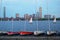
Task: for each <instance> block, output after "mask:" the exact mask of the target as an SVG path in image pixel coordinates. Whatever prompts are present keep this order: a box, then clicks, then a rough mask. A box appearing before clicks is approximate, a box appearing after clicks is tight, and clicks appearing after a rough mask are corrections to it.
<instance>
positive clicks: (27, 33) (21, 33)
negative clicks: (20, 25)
mask: <svg viewBox="0 0 60 40" xmlns="http://www.w3.org/2000/svg"><path fill="white" fill-rule="evenodd" d="M18 33H19V34H20V35H32V34H33V32H25V31H23V32H18Z"/></svg>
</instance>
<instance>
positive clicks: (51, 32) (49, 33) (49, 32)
mask: <svg viewBox="0 0 60 40" xmlns="http://www.w3.org/2000/svg"><path fill="white" fill-rule="evenodd" d="M55 33H56V31H47V35H52V34H55Z"/></svg>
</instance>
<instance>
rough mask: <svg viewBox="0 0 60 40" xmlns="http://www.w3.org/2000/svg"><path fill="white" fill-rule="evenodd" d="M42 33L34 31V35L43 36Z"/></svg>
mask: <svg viewBox="0 0 60 40" xmlns="http://www.w3.org/2000/svg"><path fill="white" fill-rule="evenodd" d="M43 33H44V32H43V31H35V32H34V35H40V34H43Z"/></svg>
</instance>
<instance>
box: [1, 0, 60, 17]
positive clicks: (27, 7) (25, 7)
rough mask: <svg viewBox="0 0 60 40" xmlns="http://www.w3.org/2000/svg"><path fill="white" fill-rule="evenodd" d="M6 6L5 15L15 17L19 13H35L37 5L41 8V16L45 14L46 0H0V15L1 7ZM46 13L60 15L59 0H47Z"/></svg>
mask: <svg viewBox="0 0 60 40" xmlns="http://www.w3.org/2000/svg"><path fill="white" fill-rule="evenodd" d="M4 6H5V7H6V16H7V17H11V16H12V17H15V14H16V13H19V14H20V16H21V17H22V16H23V15H24V14H26V13H28V14H33V13H34V14H36V12H37V11H38V10H39V7H42V9H43V11H42V12H43V13H42V14H43V16H44V15H45V14H47V0H2V1H1V0H0V17H3V7H4ZM48 13H49V14H51V15H56V17H60V0H48Z"/></svg>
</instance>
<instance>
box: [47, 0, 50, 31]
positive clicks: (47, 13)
mask: <svg viewBox="0 0 60 40" xmlns="http://www.w3.org/2000/svg"><path fill="white" fill-rule="evenodd" d="M47 14H48V15H49V13H48V0H47ZM49 21H50V19H49V16H48V27H49V29H48V30H49V31H50V22H49Z"/></svg>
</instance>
